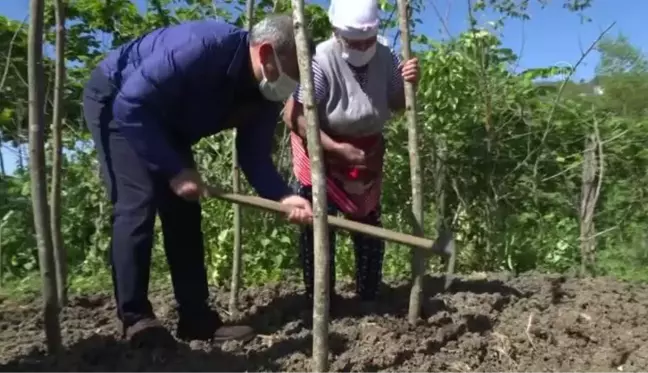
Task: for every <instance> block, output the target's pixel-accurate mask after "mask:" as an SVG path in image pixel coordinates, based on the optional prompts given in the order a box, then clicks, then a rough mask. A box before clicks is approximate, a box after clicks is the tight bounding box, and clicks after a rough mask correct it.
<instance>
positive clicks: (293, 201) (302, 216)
mask: <svg viewBox="0 0 648 373" xmlns="http://www.w3.org/2000/svg"><path fill="white" fill-rule="evenodd" d="M281 204H282V205H284V206H289V207H290V212H289V213H288V216H287V217H288V221H290V222H291V223H298V224H309V223H311V222H312V221H313V208H312V207H311V204H310V202H308V200H307V199H305V198H302V197H300V196H298V195H292V196H289V197H286V198H284V199H282V200H281Z"/></svg>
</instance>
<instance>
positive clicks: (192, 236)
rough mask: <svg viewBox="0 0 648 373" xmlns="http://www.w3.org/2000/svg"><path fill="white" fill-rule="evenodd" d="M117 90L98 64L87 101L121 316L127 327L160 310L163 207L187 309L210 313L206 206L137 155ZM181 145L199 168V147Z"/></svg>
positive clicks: (184, 312)
mask: <svg viewBox="0 0 648 373" xmlns="http://www.w3.org/2000/svg"><path fill="white" fill-rule="evenodd" d="M115 94H116V89H115V88H114V85H113V83H112V82H111V81H110V80H109V79H108V78H107V77H106V76H105V75H104V74H103V73H102V72H100V71H99V70H95V71H94V72H93V74H92V76H91V78H90V80H89V82H88V83H87V85H86V88H85V91H84V98H83V105H84V113H85V119H86V123H87V126H88V128H89V129H90V132H91V134H92V138H93V140H94V142H95V146H96V149H97V155H98V158H99V163H100V167H101V174H102V177H103V179H104V182H105V184H106V188H107V191H108V193H109V195H110V200H111V202H112V205H113V215H112V237H111V246H110V258H111V264H112V275H113V286H114V292H115V298H116V300H117V308H118V316H119V318H120V319H121V320H122V322H123V323H124V326H125V327H128V326H130V325H132V324H134V323H135V322H137V321H138V320H140V319H142V318H145V317H151V316H153V310H152V307H151V303H150V302H149V301H148V296H147V294H148V283H149V274H150V264H151V249H152V247H153V236H154V224H155V217H156V213H159V216H160V220H161V223H162V231H163V233H164V249H165V252H166V257H167V262H168V264H169V268H170V270H171V278H172V282H173V289H174V292H175V296H176V300H177V302H178V305H179V312H180V315H181V316H186V317H191V315H192V314H194V313H196V314H197V313H202V312H204V311H205V310H206V307H207V304H206V301H207V298H208V296H209V294H208V289H207V274H206V269H205V257H204V246H203V236H202V230H201V209H200V204H199V203H198V202H190V201H186V200H184V199H182V198H180V197H179V196H177V195H176V194H175V193H173V191H172V190H171V189H170V186H169V180H166V179H164V178H162V177H161V176H160V175H157V174H155V173H153V172H151V171H150V170H149V168H148V167H147V165H146V163H145V162H144V161H143V160H142V159H140V158H139V157H138V156H137V154H136V153H135V151H134V150H133V148H132V147H131V146H130V145H129V143H128V142H127V140H126V139H125V138H124V137H123V136H122V135H121V134H120V132H119V129H118V128H117V127H116V126H115V123H114V122H113V120H112V101H113V99H114V96H115ZM177 150H179V151H180V152H181V153H182V154H186V159H187V164H188V166H192V165H193V159H192V153H191V146H190V145H184V146H178V147H177Z"/></svg>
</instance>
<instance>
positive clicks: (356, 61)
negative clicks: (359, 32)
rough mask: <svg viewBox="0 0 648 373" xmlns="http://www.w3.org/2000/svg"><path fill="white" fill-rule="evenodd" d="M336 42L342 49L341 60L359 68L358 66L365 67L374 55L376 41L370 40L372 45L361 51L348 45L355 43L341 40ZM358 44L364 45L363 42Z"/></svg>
mask: <svg viewBox="0 0 648 373" xmlns="http://www.w3.org/2000/svg"><path fill="white" fill-rule="evenodd" d="M338 41H339V43H340V46H341V47H342V59H344V60H345V61H347V62H348V63H349V64H351V65H353V66H356V67H360V66H365V65H366V64H368V63H369V61H371V59H372V58H373V57H374V56H375V55H376V40H375V39H374V40H372V41H371V42H372V44H371V46H370V47H368V48H366V49H364V50H362V49H354V47H355V45H350V44H352V43H353V44H355V43H356V42H355V41H354V42H351V43H350V42H346V41H344V40H343V39H342V38H338ZM359 43H360V44H362V43H364V41H362V42H359Z"/></svg>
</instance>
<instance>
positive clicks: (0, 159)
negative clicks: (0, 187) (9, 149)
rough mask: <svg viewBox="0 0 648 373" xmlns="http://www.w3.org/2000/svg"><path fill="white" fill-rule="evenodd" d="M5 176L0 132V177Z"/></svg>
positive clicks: (0, 134) (0, 133)
mask: <svg viewBox="0 0 648 373" xmlns="http://www.w3.org/2000/svg"><path fill="white" fill-rule="evenodd" d="M6 174H7V171H6V169H5V163H4V156H3V155H2V132H0V176H5V175H6Z"/></svg>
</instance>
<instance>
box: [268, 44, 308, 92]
mask: <svg viewBox="0 0 648 373" xmlns="http://www.w3.org/2000/svg"><path fill="white" fill-rule="evenodd" d="M272 53H273V54H274V58H275V62H276V63H277V70H278V71H279V78H277V80H275V81H274V82H270V81H268V78H266V73H265V70H264V68H263V65H262V66H261V74H262V75H263V80H261V83H259V90H260V91H261V94H263V97H265V98H266V99H268V100H270V101H278V102H281V101H284V100H286V99H287V98H288V97H290V95H291V94H292V93H293V92H295V89H297V85H298V84H299V82H297V81H295V80H293V79H292V78H291V77H289V76H288V75H286V73H284V72H283V70H282V68H281V62H279V57H278V56H277V52H275V50H274V48H273V49H272Z"/></svg>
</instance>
